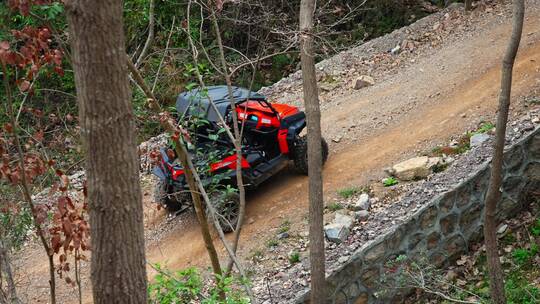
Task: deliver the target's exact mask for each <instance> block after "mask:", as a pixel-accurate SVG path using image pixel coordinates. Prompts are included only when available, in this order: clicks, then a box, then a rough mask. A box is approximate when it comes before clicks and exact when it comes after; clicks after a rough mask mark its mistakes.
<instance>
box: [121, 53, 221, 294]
mask: <svg viewBox="0 0 540 304" xmlns="http://www.w3.org/2000/svg"><path fill="white" fill-rule="evenodd" d="M126 60H127V66H128V69H129V71H130V72H131V74H132V75H133V79H134V80H135V81H136V83H137V84H138V86H139V87H140V88H141V90H142V91H143V92H144V93H145V95H146V98H148V99H151V100H150V108H151V109H153V110H154V111H156V112H157V113H159V111H160V108H159V102H158V100H157V99H156V97H155V96H154V93H153V92H152V90H150V88H149V87H148V85H147V84H146V82H145V81H144V79H143V78H142V76H141V74H140V73H139V71H138V70H137V68H136V67H135V65H134V64H133V62H132V61H131V59H130V58H129V56H127V55H126ZM161 123H162V126H163V128H164V129H165V130H168V131H169V132H171V133H172V134H174V132H175V131H176V130H175V127H174V126H173V125H172V124H171V123H170V122H169V121H167V120H164V121H162V122H161ZM173 140H174V147H175V151H176V154H177V155H178V159H179V160H180V163H181V164H182V167H184V174H185V175H186V181H187V184H188V187H189V190H190V193H191V199H192V200H193V205H194V207H195V213H196V215H197V220H198V221H199V225H201V234H202V236H203V240H204V244H205V246H206V251H207V252H208V256H209V257H210V262H211V264H212V269H213V270H214V274H215V278H216V285H219V283H220V279H221V276H222V271H221V265H220V263H219V257H218V254H217V251H216V248H215V246H214V242H213V241H212V236H211V234H210V229H209V228H208V219H207V218H206V213H205V211H204V207H203V203H202V199H201V194H200V192H199V191H198V189H199V187H198V185H197V181H196V177H195V176H194V175H195V173H194V171H193V170H192V168H193V166H190V160H189V155H188V152H187V149H186V147H185V145H184V144H183V143H182V142H181V141H180V140H179V139H173ZM220 297H221V298H222V299H225V293H224V291H223V290H220Z"/></svg>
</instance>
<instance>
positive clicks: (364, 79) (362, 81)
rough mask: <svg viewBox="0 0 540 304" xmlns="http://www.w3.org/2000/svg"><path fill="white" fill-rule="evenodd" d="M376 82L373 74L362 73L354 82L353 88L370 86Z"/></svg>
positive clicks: (358, 88)
mask: <svg viewBox="0 0 540 304" xmlns="http://www.w3.org/2000/svg"><path fill="white" fill-rule="evenodd" d="M374 84H375V80H374V79H373V77H371V76H367V75H362V76H360V77H358V78H356V80H355V81H354V82H353V86H352V87H353V89H355V90H360V89H362V88H365V87H369V86H372V85H374Z"/></svg>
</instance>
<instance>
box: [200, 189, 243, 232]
mask: <svg viewBox="0 0 540 304" xmlns="http://www.w3.org/2000/svg"><path fill="white" fill-rule="evenodd" d="M210 203H211V204H212V205H213V206H214V209H215V211H216V213H217V214H215V216H216V217H217V220H218V222H219V225H220V226H221V229H222V230H223V232H225V233H228V232H232V231H234V230H235V229H236V225H237V224H238V218H239V215H240V196H239V195H238V193H236V192H227V193H219V194H215V195H212V196H211V197H210ZM206 217H207V218H208V220H209V221H212V215H211V214H210V210H209V208H206Z"/></svg>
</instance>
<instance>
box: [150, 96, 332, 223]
mask: <svg viewBox="0 0 540 304" xmlns="http://www.w3.org/2000/svg"><path fill="white" fill-rule="evenodd" d="M233 98H234V101H235V109H231V103H230V99H229V94H228V89H227V87H226V86H213V87H208V88H207V90H206V91H202V90H198V89H196V90H191V91H189V92H184V93H182V94H180V95H179V96H178V99H177V101H176V110H177V112H178V114H179V116H180V119H181V121H190V120H191V122H192V124H191V127H190V128H188V129H189V130H190V133H191V140H192V144H191V145H190V147H189V150H190V153H191V154H192V156H193V159H194V162H195V163H199V164H202V166H206V169H207V170H206V173H203V176H202V177H203V179H204V183H206V184H210V183H212V182H215V180H216V176H219V177H220V178H219V179H218V180H219V182H218V183H219V184H222V185H229V188H228V189H229V190H228V191H219V190H218V191H214V192H215V193H214V194H213V198H214V199H213V200H212V201H213V202H212V203H213V204H215V207H216V210H218V212H219V213H220V218H219V220H220V224H221V226H222V227H223V229H224V230H225V231H232V230H233V229H234V227H235V226H236V223H237V220H238V209H239V208H238V207H239V198H238V194H237V193H236V191H230V189H231V186H232V187H234V186H235V184H236V170H235V169H236V154H235V153H234V145H233V143H232V142H231V141H230V139H229V138H228V137H227V136H226V134H225V132H223V128H231V127H232V116H231V113H232V112H231V110H234V111H236V113H237V115H238V123H239V125H240V126H239V127H240V128H241V129H242V128H243V135H242V160H241V166H242V175H243V180H244V184H245V185H246V187H247V188H248V189H250V188H255V187H257V186H258V185H259V184H261V183H262V182H263V181H265V180H267V179H268V178H270V177H271V176H272V175H274V174H276V173H277V172H279V171H280V170H282V169H284V168H285V167H286V166H287V165H288V164H290V163H292V165H293V167H294V169H295V170H296V171H297V172H299V173H301V174H306V175H307V172H308V163H307V139H306V136H301V135H300V132H301V131H302V130H303V129H304V128H305V126H306V115H305V114H304V112H302V111H300V110H299V109H298V108H297V107H294V106H289V105H285V104H279V103H269V102H268V101H267V99H266V97H265V96H263V95H261V94H258V93H255V92H250V91H249V90H246V89H243V88H238V87H233ZM211 101H212V102H213V103H214V105H215V106H213V105H212V104H211ZM219 115H221V117H223V118H224V119H223V121H224V122H225V124H226V125H225V126H223V125H222V124H221V123H220V121H222V120H221V119H220V118H219ZM231 129H232V128H231ZM173 151H174V150H172V149H171V148H169V149H167V148H163V149H161V161H160V163H159V164H158V165H157V166H156V167H155V168H154V169H153V173H154V174H155V175H156V176H158V177H159V182H158V184H157V186H156V191H155V199H156V201H157V202H159V203H160V204H162V205H163V206H164V207H165V208H166V209H167V210H169V211H171V212H181V211H183V210H185V209H187V208H189V207H191V205H192V203H191V196H190V194H189V191H188V186H187V184H186V181H185V176H184V170H183V168H182V166H181V165H180V164H179V163H178V161H177V160H176V156H175V155H174V152H173ZM322 153H323V162H325V161H326V159H327V157H328V145H327V143H326V141H325V140H324V139H323V140H322ZM202 171H205V170H202Z"/></svg>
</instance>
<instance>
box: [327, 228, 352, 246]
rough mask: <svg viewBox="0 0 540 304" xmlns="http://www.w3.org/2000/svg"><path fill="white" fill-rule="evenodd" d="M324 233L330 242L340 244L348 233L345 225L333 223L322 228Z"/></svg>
mask: <svg viewBox="0 0 540 304" xmlns="http://www.w3.org/2000/svg"><path fill="white" fill-rule="evenodd" d="M324 233H325V234H326V238H328V240H329V241H330V242H334V243H337V244H341V243H343V242H344V241H345V240H346V239H347V237H348V236H349V233H350V231H349V228H347V227H346V226H345V225H342V224H337V223H334V224H330V225H326V226H324Z"/></svg>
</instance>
